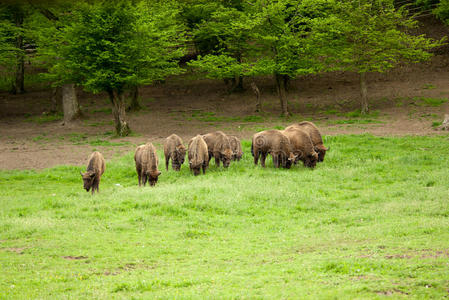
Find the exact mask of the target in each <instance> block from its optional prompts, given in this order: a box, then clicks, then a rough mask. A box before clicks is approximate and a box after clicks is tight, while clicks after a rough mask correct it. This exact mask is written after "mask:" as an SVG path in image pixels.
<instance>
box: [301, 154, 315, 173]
mask: <svg viewBox="0 0 449 300" xmlns="http://www.w3.org/2000/svg"><path fill="white" fill-rule="evenodd" d="M317 161H318V154H317V153H316V152H315V151H313V152H312V153H310V154H307V155H305V157H304V159H303V162H304V166H305V167H308V168H312V169H313V168H315V166H316V163H317Z"/></svg>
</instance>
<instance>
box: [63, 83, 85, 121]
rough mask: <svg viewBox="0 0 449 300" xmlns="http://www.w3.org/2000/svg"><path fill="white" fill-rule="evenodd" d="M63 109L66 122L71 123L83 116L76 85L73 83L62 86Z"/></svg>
mask: <svg viewBox="0 0 449 300" xmlns="http://www.w3.org/2000/svg"><path fill="white" fill-rule="evenodd" d="M62 110H63V112H64V123H70V122H71V121H73V120H75V119H78V118H79V117H80V116H81V111H80V107H79V103H78V98H77V97H76V90H75V85H74V84H73V83H70V84H64V85H63V86H62Z"/></svg>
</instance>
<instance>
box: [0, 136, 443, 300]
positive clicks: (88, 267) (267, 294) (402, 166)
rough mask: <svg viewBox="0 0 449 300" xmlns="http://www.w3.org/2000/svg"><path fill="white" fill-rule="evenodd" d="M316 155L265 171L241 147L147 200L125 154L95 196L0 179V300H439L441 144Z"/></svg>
mask: <svg viewBox="0 0 449 300" xmlns="http://www.w3.org/2000/svg"><path fill="white" fill-rule="evenodd" d="M326 145H327V146H331V150H330V151H329V152H328V154H327V156H326V160H325V162H324V163H321V164H319V165H318V166H317V168H316V169H315V170H308V169H305V168H304V167H302V166H296V167H294V168H292V169H291V170H282V169H281V170H277V169H273V168H272V164H271V159H270V160H269V164H268V168H266V169H262V168H261V167H260V166H257V167H256V166H254V165H253V163H252V157H251V154H250V151H249V146H250V145H249V143H248V142H244V152H245V155H244V159H243V161H240V162H237V163H232V164H231V166H230V168H229V169H228V170H222V169H221V168H220V169H217V168H215V166H214V164H213V162H211V166H210V169H209V171H208V173H207V174H206V176H198V177H194V176H193V175H191V174H190V173H189V171H188V167H187V165H184V166H183V167H182V170H181V172H180V173H175V172H174V171H171V170H169V172H165V170H162V171H163V173H162V175H161V176H160V178H159V182H158V184H157V186H156V187H155V188H150V187H146V188H139V187H138V186H137V176H136V173H135V170H134V161H133V153H129V154H128V155H126V156H124V157H121V158H118V159H116V160H114V161H110V162H108V163H107V167H106V173H105V174H104V176H103V178H102V182H101V184H100V194H98V195H95V196H91V195H90V193H86V192H85V191H84V190H83V189H82V181H81V176H80V175H79V170H80V169H81V168H80V167H75V166H61V167H56V168H52V169H47V170H43V171H38V172H37V171H0V269H1V272H0V298H33V299H35V298H46V299H48V298H55V299H61V298H74V299H80V298H102V299H109V298H127V299H130V298H271V299H273V298H275V299H276V298H277V299H278V298H311V299H314V298H315V299H316V298H333V297H336V298H378V297H383V296H393V297H406V296H409V297H413V298H420V299H421V298H426V297H427V298H442V297H448V295H449V168H448V166H449V140H448V136H439V137H396V138H393V137H374V136H371V135H361V136H360V135H359V136H355V135H354V136H348V135H345V136H332V137H331V136H328V137H326ZM161 154H162V151H159V155H160V156H161ZM163 163H164V162H163V161H162V160H161V161H160V167H161V168H162V165H163ZM83 170H84V168H83Z"/></svg>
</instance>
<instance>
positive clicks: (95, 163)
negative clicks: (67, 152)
mask: <svg viewBox="0 0 449 300" xmlns="http://www.w3.org/2000/svg"><path fill="white" fill-rule="evenodd" d="M105 169H106V165H105V163H104V157H103V155H102V154H101V153H100V152H98V151H95V152H94V153H92V154H91V155H90V156H89V160H88V164H87V171H86V173H82V172H81V171H80V174H81V177H83V182H84V188H85V189H86V192H88V191H89V190H90V189H91V188H92V195H93V194H94V192H95V190H97V192H99V189H98V186H99V185H100V179H101V175H103V173H104V170H105Z"/></svg>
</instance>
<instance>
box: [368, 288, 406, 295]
mask: <svg viewBox="0 0 449 300" xmlns="http://www.w3.org/2000/svg"><path fill="white" fill-rule="evenodd" d="M376 294H378V295H383V296H391V295H394V294H402V295H408V293H407V292H404V291H401V290H398V289H392V290H388V291H377V292H376Z"/></svg>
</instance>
